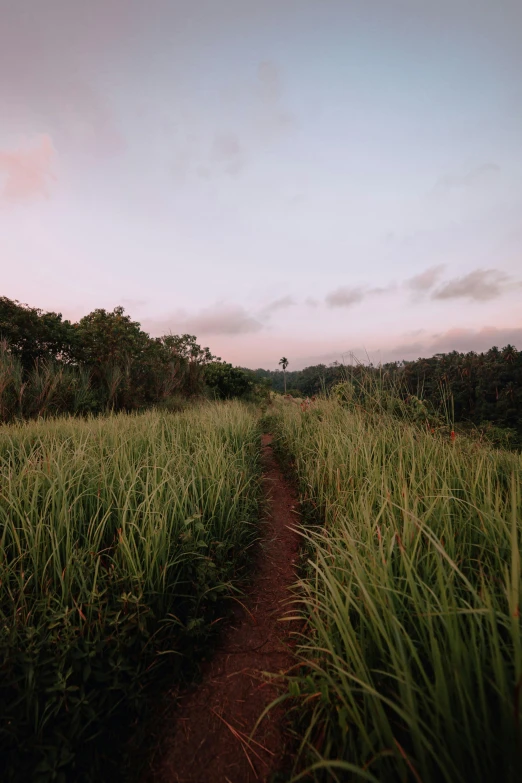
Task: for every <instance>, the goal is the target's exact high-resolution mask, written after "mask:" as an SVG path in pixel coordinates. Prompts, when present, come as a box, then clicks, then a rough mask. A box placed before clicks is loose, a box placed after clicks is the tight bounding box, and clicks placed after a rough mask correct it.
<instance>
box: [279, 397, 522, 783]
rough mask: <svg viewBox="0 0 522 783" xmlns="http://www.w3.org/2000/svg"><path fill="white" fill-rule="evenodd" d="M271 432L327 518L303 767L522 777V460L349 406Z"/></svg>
mask: <svg viewBox="0 0 522 783" xmlns="http://www.w3.org/2000/svg"><path fill="white" fill-rule="evenodd" d="M271 428H272V430H273V431H274V433H275V435H276V443H277V445H278V447H279V449H280V450H281V451H282V453H283V454H285V455H286V457H287V458H289V459H290V460H291V463H292V464H293V468H294V470H295V473H296V476H297V479H298V482H299V488H300V493H301V498H302V501H303V508H304V510H305V511H306V512H308V515H309V521H312V522H315V523H317V524H316V525H311V526H307V527H305V536H306V538H307V542H308V551H309V560H308V566H307V570H306V573H305V575H304V577H303V579H302V581H301V583H300V593H299V595H300V599H299V600H300V615H301V617H302V618H303V619H305V620H306V622H307V632H306V635H305V636H303V638H302V639H301V642H300V648H299V654H300V659H301V662H302V668H301V670H300V674H299V676H296V677H295V678H294V680H293V681H292V683H291V687H290V690H291V693H292V694H294V695H295V696H299V698H300V702H299V704H300V710H299V727H300V733H301V738H302V742H301V747H300V753H299V763H300V766H299V769H301V770H302V769H303V766H306V767H307V769H308V774H310V775H311V777H313V778H314V779H317V780H323V779H329V780H339V781H341V780H342V781H344V780H357V779H368V780H374V781H375V780H377V781H410V780H411V781H416V782H417V783H418V782H419V781H422V782H423V783H435V781H437V782H438V781H452V782H455V783H457V782H458V783H461V782H462V783H464V781H470V780H473V781H484V783H486V781H491V780H502V781H513V782H514V781H518V780H520V770H521V769H522V765H521V764H522V756H521V736H520V730H521V725H520V724H521V704H522V699H521V687H522V637H521V628H520V593H521V586H522V585H521V571H520V546H521V544H520V532H521V530H520V528H521V524H522V499H521V478H522V457H521V456H520V455H515V454H512V453H506V452H501V451H495V450H493V449H488V448H486V447H482V446H478V445H477V444H476V443H475V444H474V443H472V442H471V441H466V440H464V439H457V440H456V441H455V442H451V441H450V439H449V437H447V436H446V437H445V438H442V437H441V436H439V435H437V434H434V433H432V432H430V431H427V430H426V427H425V426H423V427H417V426H415V425H414V424H411V423H407V422H405V421H401V420H399V419H397V418H396V417H393V416H390V415H388V414H386V413H385V412H384V411H383V410H382V409H381V410H379V411H378V412H375V409H374V408H372V410H371V411H370V412H368V411H365V410H364V409H363V408H362V407H361V406H360V405H351V404H349V403H346V401H345V404H344V405H343V404H340V403H339V402H336V401H333V400H330V401H320V402H317V403H316V404H315V405H314V406H313V407H312V408H311V409H310V410H307V411H304V412H303V411H301V410H300V409H299V408H297V407H296V406H292V405H289V404H286V405H285V404H281V405H279V406H278V408H277V410H276V413H275V414H273V415H272V420H271ZM301 774H303V775H304V772H302V773H301ZM301 774H300V775H299V776H298V777H296V779H300V776H301ZM307 779H308V778H307Z"/></svg>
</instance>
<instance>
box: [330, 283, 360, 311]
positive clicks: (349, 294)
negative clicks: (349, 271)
mask: <svg viewBox="0 0 522 783" xmlns="http://www.w3.org/2000/svg"><path fill="white" fill-rule="evenodd" d="M364 295H365V292H364V288H351V287H350V286H341V288H337V289H336V290H335V291H331V292H330V293H329V294H327V295H326V298H325V301H326V304H327V305H328V307H352V305H355V304H358V303H359V302H362V300H363V299H364Z"/></svg>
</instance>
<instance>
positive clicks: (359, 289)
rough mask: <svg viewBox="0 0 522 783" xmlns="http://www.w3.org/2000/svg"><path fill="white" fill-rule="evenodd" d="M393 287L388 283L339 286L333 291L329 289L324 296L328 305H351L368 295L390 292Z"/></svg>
mask: <svg viewBox="0 0 522 783" xmlns="http://www.w3.org/2000/svg"><path fill="white" fill-rule="evenodd" d="M394 289H395V285H394V284H393V283H390V285H387V286H376V287H373V288H369V287H368V288H365V287H363V286H341V287H340V288H337V289H336V290H335V291H331V292H330V293H329V294H327V295H326V297H325V302H326V304H327V305H328V307H353V305H356V304H359V302H362V301H363V299H366V298H367V297H369V296H379V295H381V294H387V293H390V292H391V291H393V290H394Z"/></svg>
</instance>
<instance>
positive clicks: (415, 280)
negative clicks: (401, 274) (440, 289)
mask: <svg viewBox="0 0 522 783" xmlns="http://www.w3.org/2000/svg"><path fill="white" fill-rule="evenodd" d="M443 271H444V264H439V265H438V266H430V267H429V269H426V270H425V271H424V272H421V273H420V274H419V275H415V276H414V277H410V278H409V280H406V285H407V286H408V288H411V289H413V290H414V291H429V290H430V288H433V286H434V285H435V283H437V281H438V280H439V278H440V276H441V275H442V272H443Z"/></svg>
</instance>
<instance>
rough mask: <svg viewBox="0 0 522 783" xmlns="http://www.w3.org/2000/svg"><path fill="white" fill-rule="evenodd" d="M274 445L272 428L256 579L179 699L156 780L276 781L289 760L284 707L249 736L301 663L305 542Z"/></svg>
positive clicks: (153, 774) (154, 771) (155, 767)
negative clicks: (298, 599)
mask: <svg viewBox="0 0 522 783" xmlns="http://www.w3.org/2000/svg"><path fill="white" fill-rule="evenodd" d="M270 444H271V436H270V435H264V436H263V441H262V448H263V463H264V474H263V482H264V489H265V492H266V496H267V515H266V521H265V524H263V526H262V528H263V529H262V539H261V544H260V547H259V552H258V558H257V562H256V563H254V565H253V568H254V569H255V578H254V579H253V580H252V584H251V586H250V589H249V590H248V592H247V595H246V596H245V597H244V598H242V599H241V601H242V605H238V606H237V610H235V611H234V615H233V618H232V621H231V622H230V624H229V625H228V627H227V628H226V630H225V631H224V636H223V639H222V642H221V644H220V646H219V648H218V650H217V651H216V653H215V654H214V655H213V657H212V659H211V660H210V661H209V662H208V663H207V664H206V669H205V670H204V671H203V677H202V680H201V681H200V682H199V683H198V685H197V686H195V687H194V688H193V689H191V690H189V691H188V692H187V693H185V694H184V695H183V696H181V698H180V699H179V701H178V704H177V707H176V710H175V712H174V713H173V714H172V727H171V728H169V730H168V731H167V737H166V740H164V741H163V743H162V751H161V754H160V756H159V758H156V759H153V761H152V767H151V769H150V770H149V772H148V774H147V776H146V777H147V782H148V783H254V781H256V782H257V781H265V782H266V783H268V781H271V780H272V779H273V778H274V775H275V774H276V773H277V772H278V771H279V770H281V769H282V768H283V766H284V764H285V761H286V754H287V753H288V749H289V745H290V738H289V735H288V732H287V726H286V720H285V709H284V707H283V706H277V707H275V708H273V709H272V710H270V711H269V713H268V714H267V716H266V717H265V718H264V719H263V720H262V721H261V723H260V725H259V726H258V728H257V729H256V732H255V734H254V735H253V738H252V739H251V740H250V739H249V737H250V734H251V732H252V730H253V728H254V726H255V724H256V721H257V720H258V718H259V716H260V715H261V714H262V712H263V710H264V709H265V707H267V706H268V705H269V704H270V703H271V702H272V701H273V700H274V699H275V698H276V697H277V696H278V694H279V693H280V692H281V687H282V686H281V678H280V675H282V674H284V673H285V672H287V671H288V670H289V669H290V668H291V667H292V665H293V663H294V657H293V653H292V632H293V630H295V629H294V627H293V623H291V622H288V621H285V619H284V618H285V615H287V614H288V611H289V606H288V602H289V599H290V593H289V588H290V586H291V585H292V584H293V583H294V582H295V564H296V560H297V554H298V546H299V535H298V533H296V532H295V531H294V530H291V526H293V525H295V524H296V522H297V516H296V513H297V499H296V496H295V494H294V492H293V489H292V487H291V486H290V485H289V484H288V483H287V482H286V480H285V479H284V477H283V475H282V473H281V471H280V469H279V467H278V465H277V463H276V460H275V458H274V454H273V451H272V447H271V445H270ZM267 673H270V674H271V675H272V676H268V674H267ZM274 675H275V676H274ZM278 678H279V679H278ZM169 735H170V736H169Z"/></svg>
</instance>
